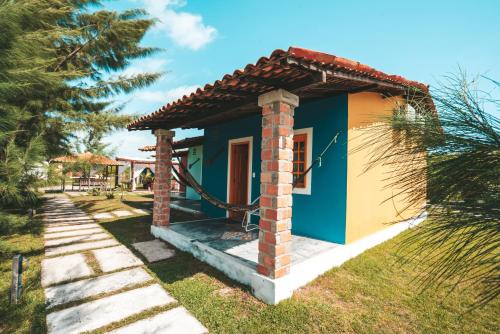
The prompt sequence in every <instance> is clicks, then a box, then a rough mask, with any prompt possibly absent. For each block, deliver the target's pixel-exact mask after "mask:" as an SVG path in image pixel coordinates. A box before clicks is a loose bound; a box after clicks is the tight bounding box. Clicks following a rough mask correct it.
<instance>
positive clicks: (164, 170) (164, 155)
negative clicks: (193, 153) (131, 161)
mask: <svg viewBox="0 0 500 334" xmlns="http://www.w3.org/2000/svg"><path fill="white" fill-rule="evenodd" d="M154 133H155V136H156V162H155V181H154V184H153V192H154V201H153V225H156V226H168V225H169V224H170V180H171V179H172V148H171V147H170V145H169V144H168V142H169V141H172V138H173V137H174V135H175V132H174V131H169V130H163V129H158V130H155V132H154Z"/></svg>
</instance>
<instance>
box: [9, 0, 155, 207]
mask: <svg viewBox="0 0 500 334" xmlns="http://www.w3.org/2000/svg"><path fill="white" fill-rule="evenodd" d="M153 23H154V21H153V20H151V19H149V18H147V17H146V16H145V12H144V11H143V10H127V11H124V12H121V13H118V12H115V11H109V10H104V9H102V1H100V0H0V209H1V208H2V207H6V206H8V205H9V206H10V204H8V203H11V202H12V201H14V202H17V203H18V204H19V205H20V206H22V205H24V204H27V203H25V201H24V200H25V199H27V198H31V197H32V196H25V195H26V194H27V190H30V192H29V193H30V194H32V195H33V194H34V193H33V190H34V189H33V185H34V183H33V182H34V180H31V178H30V177H28V176H29V175H30V171H32V170H33V168H34V166H36V165H37V164H38V163H40V162H41V161H42V160H44V157H45V158H50V157H52V156H54V155H60V154H62V153H67V151H68V150H69V146H70V145H69V144H70V141H71V139H72V137H73V136H74V133H76V132H77V131H84V132H86V133H89V136H88V137H87V139H88V142H89V145H90V147H95V148H96V149H99V147H100V143H99V141H100V139H102V137H103V136H104V135H105V134H106V133H107V132H109V131H112V130H113V129H116V128H120V127H123V126H124V124H126V122H127V121H128V120H129V119H130V116H128V115H123V114H121V113H120V110H121V108H122V107H121V106H118V107H117V106H116V105H115V102H114V101H113V99H114V98H115V97H116V96H117V95H119V94H122V93H129V92H131V91H133V90H134V89H138V88H142V87H145V86H147V85H150V84H151V83H153V82H154V81H155V80H156V79H157V78H158V77H159V76H160V75H161V73H141V74H136V75H131V76H125V75H123V74H120V73H121V72H122V71H123V70H124V69H125V68H126V67H127V66H128V65H129V64H130V62H131V61H132V60H134V59H139V58H143V57H147V56H150V55H151V54H153V53H155V52H157V51H158V50H157V49H155V48H148V47H143V46H141V45H140V42H141V39H142V38H143V36H144V34H145V33H146V32H147V30H148V29H149V28H150V27H151V26H152V24H153ZM16 166H18V167H19V166H24V167H23V168H18V169H19V170H20V171H22V174H21V175H18V174H13V173H12V170H13V169H15V167H16ZM16 179H22V180H25V181H26V182H16ZM30 180H31V181H30ZM28 181H29V182H28Z"/></svg>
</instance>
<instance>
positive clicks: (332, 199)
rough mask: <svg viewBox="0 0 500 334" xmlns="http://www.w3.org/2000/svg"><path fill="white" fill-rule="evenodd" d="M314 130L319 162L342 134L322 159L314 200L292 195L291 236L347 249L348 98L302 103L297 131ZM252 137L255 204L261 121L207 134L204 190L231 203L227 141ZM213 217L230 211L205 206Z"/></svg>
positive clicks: (242, 122) (213, 129)
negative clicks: (335, 141)
mask: <svg viewBox="0 0 500 334" xmlns="http://www.w3.org/2000/svg"><path fill="white" fill-rule="evenodd" d="M308 127H312V128H313V148H312V158H313V159H315V158H316V157H317V156H318V155H319V154H320V153H321V151H322V150H323V149H324V148H325V147H326V146H327V145H328V143H329V142H330V140H331V139H332V137H333V136H334V135H335V134H336V133H337V132H339V131H340V135H339V138H338V142H337V145H334V146H332V147H331V148H330V150H329V151H328V152H327V153H326V154H325V156H324V157H323V161H322V162H323V163H322V167H320V168H319V167H315V168H314V169H313V174H312V184H311V195H301V194H294V195H293V217H292V233H293V234H296V235H303V236H308V237H312V238H316V239H321V240H326V241H331V242H336V243H345V222H346V190H347V95H345V94H343V95H337V96H334V97H330V98H326V99H322V100H318V101H313V102H308V103H303V104H302V105H301V106H299V107H298V108H296V109H295V126H294V128H295V129H302V128H308ZM248 136H253V161H252V169H253V172H254V173H255V176H256V177H255V178H253V179H252V200H253V199H255V198H257V197H258V196H259V194H260V138H261V117H260V115H257V116H252V117H249V118H245V119H240V120H236V121H232V122H229V123H223V124H220V125H216V126H211V127H208V128H206V129H205V143H204V145H203V157H204V161H203V187H204V188H206V189H207V190H208V191H209V192H210V193H212V194H214V195H216V196H217V197H218V198H221V199H225V200H227V198H226V197H227V172H228V171H227V169H228V168H227V157H228V140H230V139H235V138H241V137H248ZM202 209H203V211H204V212H205V213H207V214H208V215H209V216H213V217H221V216H225V211H224V210H221V209H218V208H215V207H214V206H212V205H210V204H209V203H207V202H205V201H203V202H202Z"/></svg>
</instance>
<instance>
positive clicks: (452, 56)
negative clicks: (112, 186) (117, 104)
mask: <svg viewBox="0 0 500 334" xmlns="http://www.w3.org/2000/svg"><path fill="white" fill-rule="evenodd" d="M105 7H106V8H107V9H113V10H118V11H121V10H125V9H129V8H144V9H145V10H146V11H147V12H148V13H149V15H150V16H151V17H153V18H156V19H157V23H156V25H155V26H154V27H153V28H152V29H151V30H150V31H149V32H148V33H147V34H146V36H145V37H144V39H143V41H142V44H143V45H145V46H154V47H159V48H162V49H163V51H162V52H161V53H158V54H156V55H154V56H152V57H149V58H147V59H141V60H140V61H136V62H134V63H133V64H131V66H130V67H129V68H128V69H126V73H130V74H132V73H139V72H142V71H161V72H164V73H165V75H164V76H163V77H162V78H161V79H160V80H159V81H158V82H157V83H155V84H154V85H152V86H149V87H147V88H145V89H142V90H140V91H136V92H134V93H131V94H129V95H128V96H122V97H120V99H122V100H125V101H128V104H127V106H126V107H125V109H124V111H123V112H126V113H130V114H134V115H145V114H149V113H151V112H154V111H156V110H157V109H159V108H160V107H161V106H163V105H165V104H167V103H168V102H171V101H174V100H176V99H177V98H179V97H182V95H184V94H188V93H190V92H192V91H194V90H196V88H198V87H203V86H204V85H205V84H206V83H212V82H214V81H215V80H217V79H221V78H222V76H223V75H224V74H226V73H232V72H233V71H234V70H236V69H240V68H243V67H245V65H246V64H248V63H255V62H256V61H257V60H258V59H259V58H260V57H262V56H269V55H270V54H271V53H272V51H273V50H275V49H284V50H286V49H287V48H288V47H289V46H298V47H303V48H308V49H313V50H316V51H321V52H326V53H330V54H334V55H337V56H341V57H345V58H350V59H353V60H356V61H359V62H361V63H364V64H367V65H369V66H372V67H374V68H376V69H378V70H381V71H384V72H386V73H389V74H398V75H402V76H404V77H405V78H407V79H410V80H416V81H420V82H424V83H426V84H429V85H430V86H431V88H432V87H434V86H437V85H438V84H439V82H440V81H443V76H445V75H448V74H450V73H456V72H457V71H458V69H459V67H460V68H461V69H463V70H465V71H466V72H467V73H469V74H470V75H472V76H474V75H485V76H487V77H490V78H492V79H495V80H496V81H500V64H499V63H500V61H499V60H500V19H499V18H498V15H499V13H500V1H498V0H489V1H488V0H477V1H467V0H454V1H447V0H440V1H436V0H433V1H428V0H418V1H396V0H394V1H389V0H385V1H384V0H378V1H368V0H365V1H362V0H359V1H345V0H344V1H337V0H324V1H323V0H307V1H306V0H302V1H299V0H246V1H245V0H233V1H228V0H210V1H208V0H184V1H183V0H115V1H109V2H106V3H105ZM482 88H484V89H485V90H487V91H488V92H491V93H492V94H495V95H497V96H498V93H499V91H498V90H499V88H498V87H497V88H495V85H493V84H489V83H486V84H485V86H483V87H482ZM198 134H201V132H200V131H199V130H196V129H189V130H180V129H178V130H176V139H182V138H184V137H189V136H193V135H198ZM106 142H108V143H110V144H111V146H112V147H113V148H115V152H116V154H117V155H118V156H132V157H148V156H149V155H150V154H149V153H143V152H140V151H138V150H137V149H138V148H139V147H141V146H144V145H151V144H154V143H155V138H154V136H153V135H152V134H151V132H150V131H134V132H128V131H127V130H121V131H117V132H115V133H113V134H111V135H110V136H108V137H107V138H106Z"/></svg>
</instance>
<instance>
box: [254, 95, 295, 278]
mask: <svg viewBox="0 0 500 334" xmlns="http://www.w3.org/2000/svg"><path fill="white" fill-rule="evenodd" d="M298 104H299V98H298V96H296V95H294V94H292V93H290V92H287V91H285V90H283V89H278V90H274V91H271V92H269V93H266V94H263V95H261V96H259V106H260V107H262V148H261V150H262V151H261V159H262V168H261V170H262V171H261V174H260V194H261V197H260V208H261V209H260V210H261V211H260V231H259V264H258V266H257V271H258V272H259V273H260V274H262V275H265V276H268V277H270V278H273V279H274V278H280V277H283V276H284V275H286V274H288V273H289V271H290V263H291V240H292V233H291V228H292V180H293V176H292V170H293V111H294V109H295V107H297V106H298Z"/></svg>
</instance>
